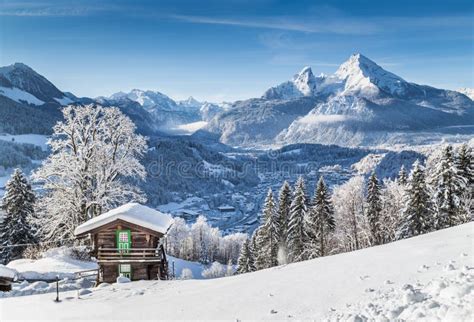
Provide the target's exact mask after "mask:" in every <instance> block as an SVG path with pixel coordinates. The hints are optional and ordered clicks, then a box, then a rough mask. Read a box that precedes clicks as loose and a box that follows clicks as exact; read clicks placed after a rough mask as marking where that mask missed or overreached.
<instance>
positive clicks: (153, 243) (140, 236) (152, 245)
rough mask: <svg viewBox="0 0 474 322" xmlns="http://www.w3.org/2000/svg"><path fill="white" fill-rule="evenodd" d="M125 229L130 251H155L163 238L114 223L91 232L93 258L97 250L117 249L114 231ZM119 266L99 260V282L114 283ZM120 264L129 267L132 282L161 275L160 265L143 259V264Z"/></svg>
mask: <svg viewBox="0 0 474 322" xmlns="http://www.w3.org/2000/svg"><path fill="white" fill-rule="evenodd" d="M126 229H129V230H130V234H131V241H132V244H131V251H133V249H134V248H149V249H157V248H158V244H159V240H160V238H161V237H162V236H163V235H162V234H157V233H156V232H152V231H148V230H147V229H146V228H144V227H140V226H136V225H133V224H130V223H127V222H114V223H111V224H110V225H107V226H104V227H101V228H100V229H97V230H96V231H92V232H91V237H92V240H93V246H94V253H95V256H97V255H98V249H99V248H117V244H116V231H117V230H126ZM119 264H120V263H118V262H100V258H99V265H100V277H101V278H100V282H107V283H114V282H115V281H116V279H117V277H118V276H119ZM122 264H130V265H131V269H132V280H142V279H143V280H148V279H157V278H158V276H159V275H160V273H161V272H160V267H161V263H159V262H146V259H145V258H144V262H132V263H127V262H124V261H123V262H122Z"/></svg>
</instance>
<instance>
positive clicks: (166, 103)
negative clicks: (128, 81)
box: [110, 89, 177, 111]
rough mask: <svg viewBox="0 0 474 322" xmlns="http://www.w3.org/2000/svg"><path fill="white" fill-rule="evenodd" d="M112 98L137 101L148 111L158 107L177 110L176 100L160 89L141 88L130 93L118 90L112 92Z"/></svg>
mask: <svg viewBox="0 0 474 322" xmlns="http://www.w3.org/2000/svg"><path fill="white" fill-rule="evenodd" d="M110 99H113V100H123V99H129V100H131V101H134V102H137V103H138V104H140V105H141V106H142V107H143V108H145V109H146V110H148V111H152V110H154V109H156V108H157V107H159V108H161V109H166V110H175V109H176V108H177V104H176V102H175V101H174V100H172V99H171V98H169V97H168V96H166V95H165V94H163V93H160V92H158V91H151V90H146V91H144V90H141V89H132V90H131V91H130V92H128V93H124V92H118V93H115V94H112V95H111V96H110Z"/></svg>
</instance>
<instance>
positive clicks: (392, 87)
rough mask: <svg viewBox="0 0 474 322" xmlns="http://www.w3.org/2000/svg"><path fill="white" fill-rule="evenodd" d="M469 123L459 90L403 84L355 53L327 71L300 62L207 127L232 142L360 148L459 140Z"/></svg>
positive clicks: (470, 130)
mask: <svg viewBox="0 0 474 322" xmlns="http://www.w3.org/2000/svg"><path fill="white" fill-rule="evenodd" d="M302 105H304V106H305V108H301V107H302ZM473 124H474V102H473V101H472V100H470V99H469V98H468V97H467V96H465V95H463V94H461V93H458V92H455V91H450V90H443V89H437V88H433V87H430V86H425V85H418V84H414V83H410V82H408V81H406V80H404V79H403V78H401V77H399V76H397V75H395V74H393V73H391V72H389V71H386V70H385V69H383V68H382V67H381V66H379V65H378V64H376V63H375V62H373V61H372V60H370V59H369V58H367V57H365V56H363V55H361V54H355V55H352V56H351V57H350V58H349V59H348V60H347V61H346V62H344V63H343V64H342V65H341V66H340V67H339V68H338V70H337V71H336V72H335V73H334V74H333V75H330V76H326V75H320V76H317V77H316V76H314V74H313V72H312V70H311V68H309V67H305V68H304V69H303V70H302V71H301V72H300V73H298V74H297V75H295V76H294V77H293V79H292V80H290V81H288V82H284V83H282V84H280V85H278V86H276V87H272V88H270V89H269V90H267V91H266V92H265V93H264V94H263V96H262V97H261V98H260V99H251V100H247V101H241V102H236V103H235V104H234V106H233V108H232V109H231V110H229V111H225V112H222V113H220V114H218V115H217V116H216V117H215V118H214V119H213V120H211V121H210V122H209V124H208V126H207V130H209V131H211V132H214V133H219V134H220V135H221V141H222V142H224V143H230V144H236V145H259V144H275V143H277V144H282V145H283V144H289V143H303V142H305V143H323V144H339V145H345V146H356V145H367V146H368V145H379V144H394V143H400V144H403V143H408V144H428V143H433V142H434V141H436V142H437V141H440V139H441V138H444V137H448V138H449V137H451V138H455V137H454V136H453V135H452V134H454V133H455V134H462V135H464V138H466V137H468V136H472V134H474V126H473ZM456 139H457V138H456Z"/></svg>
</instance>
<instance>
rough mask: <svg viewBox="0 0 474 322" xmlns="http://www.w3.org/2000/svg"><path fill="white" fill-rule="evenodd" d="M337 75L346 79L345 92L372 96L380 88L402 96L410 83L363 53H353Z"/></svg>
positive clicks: (378, 91) (377, 92)
mask: <svg viewBox="0 0 474 322" xmlns="http://www.w3.org/2000/svg"><path fill="white" fill-rule="evenodd" d="M335 75H336V76H337V77H339V78H340V79H342V80H344V81H345V85H344V93H351V94H352V93H356V94H357V93H360V94H362V95H367V96H372V95H377V94H379V93H380V90H382V91H384V92H386V93H389V94H392V95H396V96H400V95H403V94H404V93H405V92H406V89H407V87H408V86H409V84H408V83H407V82H406V81H405V80H403V79H402V78H401V77H398V76H397V75H395V74H392V73H390V72H388V71H386V70H385V69H383V68H382V67H380V66H379V65H377V64H376V63H375V62H373V61H372V60H370V59H369V58H367V57H365V56H364V55H361V54H354V55H352V56H351V57H350V58H349V59H348V60H347V61H346V62H344V63H343V64H342V65H341V66H340V67H339V69H338V70H337V71H336V73H335Z"/></svg>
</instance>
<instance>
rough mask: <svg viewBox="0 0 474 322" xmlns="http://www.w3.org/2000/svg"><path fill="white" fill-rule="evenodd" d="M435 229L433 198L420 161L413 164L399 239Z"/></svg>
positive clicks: (398, 232) (399, 229)
mask: <svg viewBox="0 0 474 322" xmlns="http://www.w3.org/2000/svg"><path fill="white" fill-rule="evenodd" d="M431 230H433V211H432V206H431V198H430V195H429V190H428V188H427V185H426V179H425V173H424V170H423V167H422V166H421V165H420V162H419V161H418V160H417V161H416V162H415V163H414V164H413V169H412V171H411V173H410V179H409V182H408V186H407V189H406V194H405V207H404V209H403V214H402V218H401V221H400V225H399V228H398V231H397V236H396V238H397V239H403V238H408V237H413V236H416V235H420V234H424V233H427V232H430V231H431Z"/></svg>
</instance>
